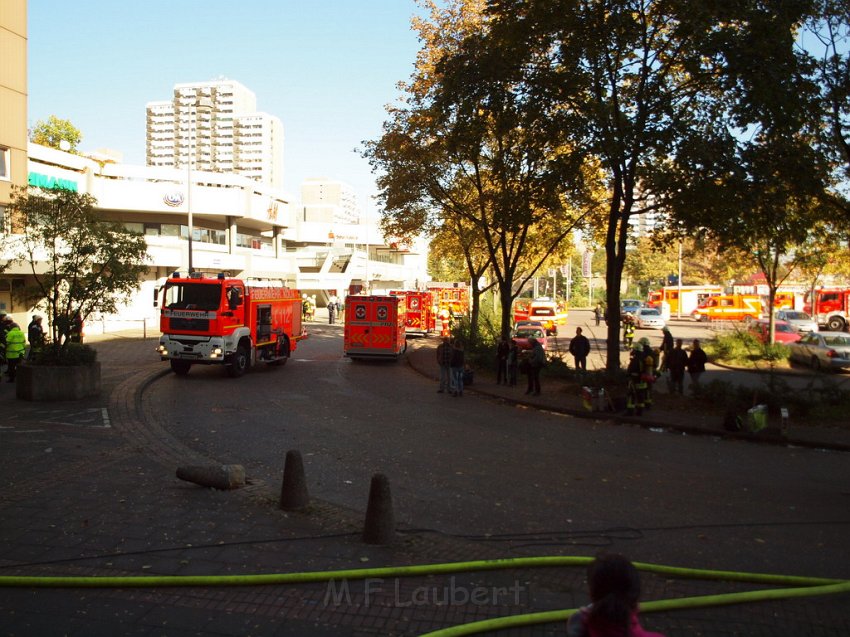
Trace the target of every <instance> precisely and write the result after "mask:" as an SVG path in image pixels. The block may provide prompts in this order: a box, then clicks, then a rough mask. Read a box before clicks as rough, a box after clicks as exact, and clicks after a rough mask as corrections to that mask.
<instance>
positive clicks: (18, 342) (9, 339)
mask: <svg viewBox="0 0 850 637" xmlns="http://www.w3.org/2000/svg"><path fill="white" fill-rule="evenodd" d="M26 348H27V339H26V337H25V336H24V333H23V332H22V331H21V328H20V326H19V325H18V324H17V323H12V327H11V328H10V329H9V331H8V332H6V376H8V377H9V382H10V383H14V382H15V371H16V370H17V368H18V363H20V362H21V359H22V358H23V356H24V352H25V351H26Z"/></svg>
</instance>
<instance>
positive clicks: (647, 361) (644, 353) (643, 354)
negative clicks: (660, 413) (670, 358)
mask: <svg viewBox="0 0 850 637" xmlns="http://www.w3.org/2000/svg"><path fill="white" fill-rule="evenodd" d="M638 345H639V346H640V348H641V351H640V354H639V356H640V359H641V377H642V380H643V383H644V385H645V390H644V401H643V403H644V407H645V408H646V409H649V408H650V407H652V386H653V384H654V383H655V379H656V378H657V377H658V359H659V358H660V357H659V355H658V352H656V351H654V350H653V349H652V347H650V345H649V339H648V338H646V337H644V338H642V339H640V341H638Z"/></svg>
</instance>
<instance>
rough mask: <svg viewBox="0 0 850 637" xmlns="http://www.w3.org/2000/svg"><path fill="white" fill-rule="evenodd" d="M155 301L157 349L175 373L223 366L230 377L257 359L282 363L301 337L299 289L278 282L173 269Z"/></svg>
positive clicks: (243, 370) (254, 362) (256, 361)
mask: <svg viewBox="0 0 850 637" xmlns="http://www.w3.org/2000/svg"><path fill="white" fill-rule="evenodd" d="M160 293H161V294H162V296H161V298H160ZM160 300H161V303H162V311H161V314H160V319H159V329H160V331H161V332H162V336H160V337H159V347H158V348H157V351H159V354H160V356H161V357H162V360H167V361H170V362H171V369H172V370H173V371H174V373H175V374H178V375H179V376H185V375H186V374H188V373H189V369H190V368H191V367H192V365H224V366H225V369H226V370H227V373H228V375H230V376H233V377H238V376H242V375H243V374H244V373H245V372H246V371H247V370H248V369H249V368H250V367H251V365H254V364H256V363H260V362H263V363H274V364H277V365H283V364H284V363H286V361H287V359H288V358H289V356H290V355H291V353H292V352H293V351H294V350H295V348H296V347H297V343H298V341H299V340H301V339H303V338H306V336H307V334H306V332H305V331H304V328H303V327H302V326H301V294H300V293H299V292H298V290H292V289H290V288H287V287H285V286H283V284H282V282H279V281H272V280H268V279H244V280H243V279H233V278H227V277H225V276H224V274H219V275H218V276H216V277H215V278H212V277H206V276H204V275H203V274H201V273H197V272H196V273H193V274H192V275H191V276H189V277H186V276H181V274H180V273H179V272H175V273H174V274H173V275H172V276H171V277H169V278H168V279H167V280H166V282H165V285H164V286H163V287H162V288H161V289H160V290H158V291H157V293H156V296H155V298H154V305H158V304H159V301H160Z"/></svg>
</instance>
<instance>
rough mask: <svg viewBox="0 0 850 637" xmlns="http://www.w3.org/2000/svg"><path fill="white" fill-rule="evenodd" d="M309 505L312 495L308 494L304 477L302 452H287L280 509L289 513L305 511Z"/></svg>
mask: <svg viewBox="0 0 850 637" xmlns="http://www.w3.org/2000/svg"><path fill="white" fill-rule="evenodd" d="M308 504H310V495H309V494H308V493H307V480H306V478H305V477H304V463H303V462H302V461H301V452H300V451H297V450H295V449H292V450H290V451H287V452H286V463H285V464H284V466H283V485H282V486H281V488H280V508H281V509H284V510H287V511H289V510H293V509H303V508H304V507H306V506H307V505H308Z"/></svg>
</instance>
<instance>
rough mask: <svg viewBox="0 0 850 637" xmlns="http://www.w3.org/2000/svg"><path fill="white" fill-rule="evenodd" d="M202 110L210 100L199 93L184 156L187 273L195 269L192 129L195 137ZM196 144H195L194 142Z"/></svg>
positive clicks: (208, 106) (207, 106) (209, 109)
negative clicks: (187, 225) (199, 114)
mask: <svg viewBox="0 0 850 637" xmlns="http://www.w3.org/2000/svg"><path fill="white" fill-rule="evenodd" d="M200 110H204V111H206V112H207V113H209V112H210V111H211V110H212V100H211V99H210V98H209V97H206V96H204V95H199V96H197V97H196V98H195V118H194V121H191V120H190V121H189V123H188V124H189V131H188V132H189V149H188V156H187V158H186V207H187V209H188V212H189V214H188V220H187V221H188V224H189V274H191V273H192V272H194V271H195V268H194V265H193V263H192V235H194V234H195V224H194V223H193V219H192V153H193V148H192V129H193V128H194V129H195V138H196V139H197V136H198V133H197V130H198V111H200ZM196 145H197V144H196Z"/></svg>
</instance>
